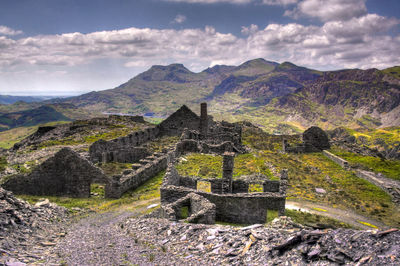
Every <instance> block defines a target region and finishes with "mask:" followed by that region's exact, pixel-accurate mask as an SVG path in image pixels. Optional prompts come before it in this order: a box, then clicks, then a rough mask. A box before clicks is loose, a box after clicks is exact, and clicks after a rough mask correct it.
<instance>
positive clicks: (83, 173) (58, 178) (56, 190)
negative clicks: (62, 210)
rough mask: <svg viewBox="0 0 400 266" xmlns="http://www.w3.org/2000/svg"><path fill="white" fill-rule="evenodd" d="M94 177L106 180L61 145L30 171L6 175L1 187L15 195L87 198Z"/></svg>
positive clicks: (76, 154)
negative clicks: (7, 176)
mask: <svg viewBox="0 0 400 266" xmlns="http://www.w3.org/2000/svg"><path fill="white" fill-rule="evenodd" d="M93 179H97V180H106V176H105V175H104V173H103V171H102V170H101V169H99V168H98V167H96V166H94V165H93V164H92V163H91V162H90V161H88V160H86V159H84V158H82V157H81V156H79V154H78V153H76V152H74V151H73V150H72V149H70V148H63V149H61V150H60V151H59V152H57V153H56V154H55V155H54V157H51V158H49V159H48V160H46V161H45V162H43V163H42V164H41V165H40V166H38V167H37V168H36V169H34V170H33V171H32V172H31V173H30V174H27V175H18V176H14V177H12V178H9V179H8V180H7V181H6V182H5V183H3V184H2V187H3V188H5V189H7V190H11V191H13V192H14V193H17V194H29V195H54V196H70V197H79V198H86V197H89V196H90V184H91V182H92V180H93Z"/></svg>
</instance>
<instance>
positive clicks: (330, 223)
mask: <svg viewBox="0 0 400 266" xmlns="http://www.w3.org/2000/svg"><path fill="white" fill-rule="evenodd" d="M268 213H270V212H268ZM285 215H287V216H289V217H290V218H292V220H293V221H294V222H296V223H299V224H303V225H308V226H314V227H322V228H338V227H342V228H352V226H351V225H349V224H347V223H343V222H340V221H338V220H335V219H332V218H329V217H326V216H322V215H317V214H311V213H308V212H302V211H296V210H289V209H286V210H285ZM269 220H270V218H269Z"/></svg>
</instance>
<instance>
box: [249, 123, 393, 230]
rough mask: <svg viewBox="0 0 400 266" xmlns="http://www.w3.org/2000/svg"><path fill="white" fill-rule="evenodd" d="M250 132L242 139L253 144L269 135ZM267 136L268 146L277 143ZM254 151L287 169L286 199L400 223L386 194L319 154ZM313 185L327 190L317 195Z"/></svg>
mask: <svg viewBox="0 0 400 266" xmlns="http://www.w3.org/2000/svg"><path fill="white" fill-rule="evenodd" d="M246 130H247V129H245V131H246ZM260 134H262V133H260ZM250 135H251V134H249V135H248V134H247V133H246V132H244V135H243V136H244V138H243V141H244V142H247V143H250V145H251V146H252V147H262V146H263V145H261V143H258V141H260V140H262V139H263V138H268V136H267V135H264V137H263V138H262V137H257V136H251V137H250ZM270 138H271V140H270V142H271V144H270V145H267V146H274V144H273V142H274V141H275V142H277V144H276V145H278V144H279V143H280V140H279V139H278V138H276V137H275V136H271V137H270ZM254 140H255V142H252V141H254ZM254 153H255V155H256V156H257V158H258V159H261V160H263V161H265V162H269V163H270V164H272V165H273V166H274V167H275V171H276V173H279V172H280V170H282V169H288V174H289V184H290V186H289V188H288V192H287V194H288V199H300V200H307V201H312V202H322V203H325V204H327V205H330V206H332V207H338V208H342V209H351V210H353V211H355V212H357V213H360V214H361V215H366V216H369V217H371V218H373V219H376V220H380V221H382V222H384V223H386V224H388V225H391V226H396V227H399V226H400V213H399V212H398V210H397V209H396V206H395V205H394V204H393V203H392V201H391V198H390V196H389V195H388V194H387V193H385V192H384V191H383V190H382V189H380V188H378V187H376V186H375V185H372V184H371V183H369V182H367V181H365V180H363V179H360V178H358V177H357V176H355V175H354V174H353V173H352V172H349V171H346V170H344V169H342V168H341V167H340V166H339V165H337V164H335V163H334V162H332V161H330V160H329V159H327V158H326V157H325V156H323V155H322V153H308V154H284V153H280V152H279V150H275V149H274V150H269V149H255V150H254ZM275 175H276V174H275ZM315 188H323V189H325V190H326V191H327V193H326V194H318V193H316V191H315Z"/></svg>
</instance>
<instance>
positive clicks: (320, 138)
mask: <svg viewBox="0 0 400 266" xmlns="http://www.w3.org/2000/svg"><path fill="white" fill-rule="evenodd" d="M302 139H303V143H302V144H301V145H298V146H294V147H291V146H290V145H289V144H288V142H287V140H285V139H284V140H283V141H282V150H283V152H292V153H305V152H321V151H323V150H326V149H330V147H331V146H330V144H329V138H328V135H327V134H326V133H325V131H323V130H322V129H321V128H319V127H315V126H313V127H310V128H309V129H307V130H306V131H304V133H303V135H302Z"/></svg>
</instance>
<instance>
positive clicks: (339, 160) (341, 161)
mask: <svg viewBox="0 0 400 266" xmlns="http://www.w3.org/2000/svg"><path fill="white" fill-rule="evenodd" d="M322 153H323V154H324V155H325V156H326V157H327V158H329V159H331V160H332V161H334V162H335V163H337V164H338V165H340V166H341V167H343V168H344V169H349V163H348V162H347V161H346V160H344V159H342V158H340V157H339V156H337V155H335V154H333V153H330V152H329V151H327V150H323V151H322Z"/></svg>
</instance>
